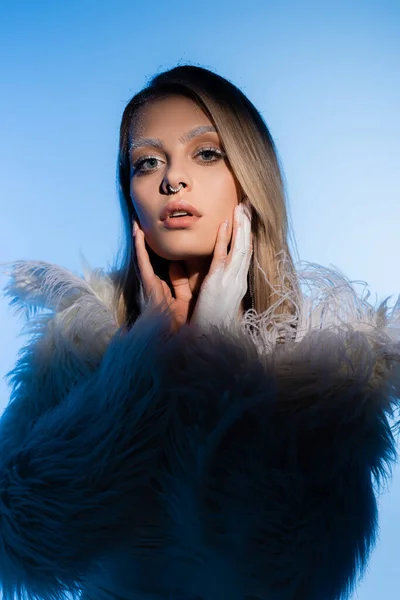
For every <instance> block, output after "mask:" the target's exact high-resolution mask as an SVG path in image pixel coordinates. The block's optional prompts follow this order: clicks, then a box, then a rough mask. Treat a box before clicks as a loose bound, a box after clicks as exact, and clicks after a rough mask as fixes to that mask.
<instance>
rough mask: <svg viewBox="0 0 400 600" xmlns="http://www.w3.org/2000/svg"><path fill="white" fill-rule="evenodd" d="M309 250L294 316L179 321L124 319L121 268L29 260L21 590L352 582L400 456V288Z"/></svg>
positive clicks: (17, 593)
mask: <svg viewBox="0 0 400 600" xmlns="http://www.w3.org/2000/svg"><path fill="white" fill-rule="evenodd" d="M307 265H308V266H307ZM307 265H306V268H304V269H303V270H301V271H300V270H299V271H298V277H299V281H300V284H301V285H302V301H301V302H298V303H297V306H296V314H295V317H293V315H291V317H290V318H291V319H292V321H290V319H289V318H288V317H287V318H286V321H285V316H282V315H277V314H276V312H277V311H276V305H274V307H272V308H271V309H270V310H269V311H267V312H266V313H263V314H262V315H257V314H256V313H255V312H254V311H248V313H246V314H245V316H244V317H243V320H242V321H240V323H239V325H238V326H237V327H236V328H235V330H227V329H222V328H216V327H214V328H210V329H209V330H207V331H204V330H203V331H201V330H199V329H198V328H196V327H192V326H190V325H184V326H183V327H182V328H181V329H180V330H179V332H177V333H171V332H170V326H169V325H170V323H169V321H168V316H167V315H166V314H165V313H164V312H161V311H156V310H154V309H150V308H149V307H147V308H144V310H143V311H142V313H141V315H140V317H139V318H138V319H137V321H136V322H135V323H134V325H133V326H132V327H131V328H130V329H129V330H128V331H126V330H125V331H123V330H122V328H118V326H117V322H116V318H115V314H116V306H115V304H116V303H115V300H114V297H115V294H114V291H115V288H114V284H113V278H112V277H111V272H109V273H106V272H104V271H103V270H90V269H87V270H86V271H85V273H84V276H83V277H78V276H76V275H74V274H73V273H70V272H69V271H67V270H66V269H63V268H61V267H59V266H56V265H53V264H49V263H45V262H33V261H20V262H16V263H13V265H12V270H11V271H10V273H9V275H10V279H9V283H8V284H7V286H6V288H5V292H6V294H7V295H8V296H9V297H10V298H11V306H13V307H16V308H17V310H18V309H19V310H22V311H26V314H27V316H28V321H27V331H28V333H30V338H29V342H28V343H27V344H26V345H25V346H24V347H23V348H22V350H21V351H20V355H19V357H18V361H17V363H16V366H15V368H14V369H13V370H12V371H11V373H9V374H8V378H9V384H10V385H11V397H10V401H9V403H8V405H7V407H6V409H5V410H4V413H3V415H2V417H1V420H0V584H1V586H2V596H3V599H4V600H12V599H13V598H17V599H22V598H28V599H29V600H33V599H35V600H36V599H45V600H59V599H61V598H69V597H71V596H72V597H73V598H79V597H81V598H82V599H85V600H150V599H165V600H167V599H169V600H336V599H339V598H345V597H347V594H348V593H349V592H350V591H351V590H352V588H353V586H354V583H355V582H356V581H357V578H358V577H359V575H360V574H361V573H362V570H363V568H364V567H365V565H366V562H367V560H368V556H369V552H370V550H371V548H372V547H373V544H374V538H375V535H376V531H377V499H376V498H377V493H378V485H379V483H380V481H381V480H382V477H384V476H385V475H387V474H388V473H390V466H391V464H392V462H393V460H394V459H395V458H396V445H395V436H394V433H395V427H396V418H394V419H393V416H395V414H396V409H397V406H398V404H399V400H400V297H399V299H398V300H397V303H396V304H395V306H394V307H392V308H391V309H389V308H388V307H387V301H385V302H383V303H381V304H380V305H379V306H378V307H377V308H376V307H373V306H372V305H371V304H370V303H368V302H367V299H366V298H365V296H364V294H361V293H359V292H358V291H357V289H356V286H355V284H354V282H349V281H348V280H347V279H346V277H345V276H344V275H342V274H341V273H340V272H339V271H338V270H336V269H328V268H324V267H321V266H320V265H315V264H309V263H307ZM283 295H284V294H283ZM368 295H369V294H368ZM286 297H287V296H286ZM367 297H368V296H367ZM37 309H41V310H39V311H38V310H37ZM293 324H295V329H294V328H293ZM290 332H292V335H290ZM293 332H294V333H293ZM282 340H283V341H282Z"/></svg>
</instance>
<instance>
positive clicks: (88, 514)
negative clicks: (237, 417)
mask: <svg viewBox="0 0 400 600" xmlns="http://www.w3.org/2000/svg"><path fill="white" fill-rule="evenodd" d="M164 333H165V328H163V327H162V326H161V325H160V322H159V321H158V320H157V319H154V320H153V321H152V325H149V324H145V325H143V323H141V322H140V320H139V321H138V322H137V323H136V324H135V326H134V327H133V328H132V330H131V331H130V332H129V333H128V334H127V335H125V336H124V337H123V336H121V335H116V336H115V338H114V339H113V340H112V341H111V342H110V344H109V347H108V348H107V351H106V353H105V356H104V358H103V360H102V362H101V364H100V366H99V368H98V369H97V370H96V372H95V373H93V374H92V375H91V376H90V377H89V378H87V379H85V381H82V382H81V383H79V384H78V385H76V386H75V387H74V388H73V389H72V390H71V391H70V393H69V394H68V396H67V397H66V398H65V399H64V400H63V402H61V403H58V404H56V405H55V406H53V407H52V408H50V409H48V410H47V411H45V412H43V413H42V414H41V415H40V416H39V417H38V418H37V421H36V423H35V424H33V425H32V426H31V427H30V428H29V430H28V431H26V432H25V436H24V439H23V440H20V443H19V445H18V446H16V445H15V446H14V447H13V448H12V449H10V447H7V450H5V449H4V448H3V447H2V443H1V446H0V450H1V459H0V490H1V494H0V578H1V583H2V586H3V598H4V599H5V600H11V599H12V598H13V594H14V593H17V594H19V593H21V589H22V587H25V588H26V590H27V591H28V594H32V596H30V597H33V594H38V595H39V596H40V597H43V598H50V597H52V595H53V594H59V593H60V591H61V590H63V589H67V590H69V591H72V592H74V591H78V589H79V586H80V584H81V583H82V580H83V579H84V577H85V575H87V570H88V568H89V565H90V564H91V561H92V560H93V558H95V557H96V556H97V555H99V554H100V555H101V553H102V552H104V550H105V549H106V548H107V545H108V544H111V543H112V542H113V540H115V535H116V533H117V531H118V529H120V530H121V528H123V527H125V526H126V522H127V514H128V512H129V511H132V507H134V506H135V502H136V496H135V491H136V490H137V489H138V488H139V487H140V484H141V482H143V481H144V480H145V478H146V476H147V473H149V472H150V471H151V469H150V464H151V463H152V461H153V460H154V457H155V455H156V453H157V450H158V446H159V445H158V444H157V443H156V439H157V434H158V432H159V431H160V426H161V422H162V413H159V412H157V411H156V410H154V408H155V406H154V405H155V403H156V400H157V393H156V388H157V386H156V385H155V384H154V380H153V368H154V359H153V358H152V356H153V354H154V352H156V350H157V348H159V347H160V345H161V344H162V338H163V335H164ZM18 419H19V407H18V405H17V404H15V405H11V406H10V408H9V410H8V415H7V420H8V423H9V424H11V425H12V424H13V423H16V422H17V421H18ZM136 494H137V492H136ZM18 597H19V596H18ZM53 597H54V596H53Z"/></svg>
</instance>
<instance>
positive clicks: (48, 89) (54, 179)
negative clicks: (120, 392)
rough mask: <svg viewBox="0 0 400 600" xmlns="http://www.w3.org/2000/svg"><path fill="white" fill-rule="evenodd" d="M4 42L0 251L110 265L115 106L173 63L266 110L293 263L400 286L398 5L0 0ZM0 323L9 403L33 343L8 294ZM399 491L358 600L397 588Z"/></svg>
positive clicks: (1, 256)
mask: <svg viewBox="0 0 400 600" xmlns="http://www.w3.org/2000/svg"><path fill="white" fill-rule="evenodd" d="M0 52H1V57H2V60H1V66H0V73H1V76H0V91H1V93H0V131H1V135H0V207H1V211H0V261H8V260H14V259H22V258H26V259H41V260H47V261H53V262H56V263H59V264H61V265H64V266H65V267H67V268H69V269H72V270H74V271H75V272H77V273H80V272H81V266H80V257H79V252H80V251H82V252H83V253H84V255H85V256H86V258H87V259H88V260H89V262H90V264H91V265H92V266H107V262H108V261H109V262H111V260H112V257H113V256H114V254H115V252H116V250H117V247H118V238H119V234H120V231H121V229H120V217H119V210H118V202H117V195H116V187H115V163H116V156H117V141H118V127H119V121H120V118H121V114H122V111H123V108H124V106H125V104H126V103H127V102H128V100H129V99H130V97H131V96H132V95H133V94H134V93H135V92H136V91H138V90H139V89H140V88H141V87H142V86H143V85H144V84H145V83H146V79H147V78H148V77H150V76H151V75H153V74H154V73H156V72H158V71H160V70H164V69H166V68H170V67H172V66H174V65H176V64H177V62H178V61H179V62H190V63H192V64H199V65H201V66H205V67H208V68H211V69H213V70H216V71H217V72H218V73H220V74H221V75H223V76H225V77H227V78H229V79H230V80H231V81H233V82H234V83H235V84H236V85H238V86H239V87H241V89H242V90H243V91H244V92H245V93H246V94H247V95H248V96H249V98H250V99H251V100H252V101H253V102H254V104H255V105H256V106H257V108H258V109H259V110H260V111H261V113H262V115H263V117H264V118H265V120H266V122H267V124H268V126H269V128H270V130H271V133H272V135H273V137H274V139H275V141H276V144H277V147H278V150H279V153H280V156H281V160H282V164H283V168H284V172H285V175H286V180H287V190H288V198H289V207H290V212H291V220H292V224H293V228H294V232H295V236H296V239H297V243H298V249H299V257H300V259H301V260H308V261H312V262H319V263H321V264H323V265H327V266H329V265H330V264H331V265H335V266H337V267H339V268H340V269H341V270H342V271H343V272H344V273H345V274H346V275H347V276H348V277H350V278H351V279H357V280H363V281H366V282H368V284H369V287H370V290H371V293H372V297H371V299H372V301H375V300H383V299H384V298H385V297H386V296H389V295H393V297H392V300H393V302H394V298H395V296H396V295H397V294H398V293H400V266H399V258H400V236H399V227H400V198H399V190H400V168H399V163H400V111H399V107H400V77H399V73H400V64H399V63H400V2H398V1H392V2H388V1H385V0H380V1H379V2H378V1H376V2H369V1H367V0H365V1H363V2H354V1H353V2H351V1H350V2H342V1H340V0H339V1H336V2H329V1H326V2H322V1H320V2H308V1H304V2H290V1H285V0H281V1H280V2H279V3H278V2H272V1H271V2H270V1H268V0H264V1H261V0H259V1H256V0H253V2H246V3H242V2H236V1H233V2H227V1H225V0H220V1H218V2H210V1H209V0H202V1H201V2H196V1H194V2H190V3H189V2H186V1H183V0H179V1H175V2H174V1H172V2H162V1H159V0H153V2H139V1H137V0H130V1H128V0H114V1H112V0H109V1H108V2H106V1H101V0H96V1H92V0H79V1H77V0H70V1H68V2H62V1H59V2H56V1H47V2H45V1H41V0H36V1H35V2H32V1H31V2H28V1H26V0H25V1H19V2H18V1H15V2H7V1H6V0H0ZM5 282H6V277H5V276H1V277H0V284H1V286H2V287H3V285H4V284H5ZM0 322H1V330H2V339H1V344H0V377H1V379H2V381H1V382H0V404H1V406H0V408H1V410H2V409H3V408H4V406H5V405H6V403H7V401H8V390H7V388H6V385H5V382H4V381H3V377H4V375H5V374H6V372H8V371H9V370H10V369H11V368H12V366H13V364H14V362H15V360H16V356H17V351H18V349H19V348H20V346H21V344H22V343H23V341H24V338H22V337H19V336H18V334H19V331H20V326H21V322H20V321H19V320H18V319H17V318H16V317H15V316H14V315H13V313H11V312H10V310H9V309H8V306H7V303H6V301H5V300H4V299H0ZM399 502H400V480H399V476H398V475H396V474H395V477H394V481H393V484H392V485H391V487H390V490H389V491H387V492H385V493H384V494H383V496H382V497H381V501H380V506H381V531H380V539H379V542H378V545H377V548H376V550H375V552H374V554H373V556H372V560H371V562H370V567H369V570H368V572H367V574H366V577H365V578H364V580H363V581H362V582H361V584H360V585H359V587H358V589H357V591H356V592H355V593H354V595H353V598H359V599H360V600H376V599H378V598H379V599H380V598H385V600H397V598H399V597H400V591H398V587H399V586H398V581H397V579H398V578H397V577H396V571H397V570H398V563H399V554H400V536H399V533H400V532H399V529H400V519H399V514H400V509H399V508H398V506H399ZM321 600H322V599H321Z"/></svg>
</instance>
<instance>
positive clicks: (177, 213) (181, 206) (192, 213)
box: [160, 199, 201, 225]
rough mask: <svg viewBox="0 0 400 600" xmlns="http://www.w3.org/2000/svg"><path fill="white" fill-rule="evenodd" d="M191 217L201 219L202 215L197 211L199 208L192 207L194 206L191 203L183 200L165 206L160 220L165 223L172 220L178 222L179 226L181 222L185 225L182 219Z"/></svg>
mask: <svg viewBox="0 0 400 600" xmlns="http://www.w3.org/2000/svg"><path fill="white" fill-rule="evenodd" d="M183 215H184V216H183ZM189 217H191V218H192V219H194V218H199V217H201V213H200V212H199V211H198V210H197V208H195V207H194V206H192V204H189V202H186V200H183V199H181V200H174V201H173V202H169V204H167V205H166V206H164V208H163V209H162V211H161V214H160V219H161V221H163V222H164V223H165V221H169V220H171V219H172V221H173V222H176V224H177V225H178V224H179V222H182V223H183V220H182V221H181V219H183V218H185V219H186V218H189ZM191 222H193V221H191Z"/></svg>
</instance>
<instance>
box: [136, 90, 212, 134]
mask: <svg viewBox="0 0 400 600" xmlns="http://www.w3.org/2000/svg"><path fill="white" fill-rule="evenodd" d="M197 125H212V123H211V121H210V119H209V118H208V117H207V115H206V114H205V113H204V112H203V111H202V109H201V108H200V107H199V106H198V105H197V104H196V103H195V102H194V101H193V100H191V99H190V98H186V97H184V96H169V97H166V98H158V99H154V100H149V101H148V102H147V103H146V104H145V105H144V106H142V107H141V108H140V109H139V110H138V111H137V112H136V113H135V115H134V116H133V117H132V121H131V126H130V128H129V131H130V137H131V139H132V138H135V137H138V136H143V135H145V134H146V135H152V134H156V135H160V136H161V135H162V132H164V133H165V134H167V133H168V132H176V133H182V132H183V131H186V130H187V129H189V128H190V127H194V126H197Z"/></svg>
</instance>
